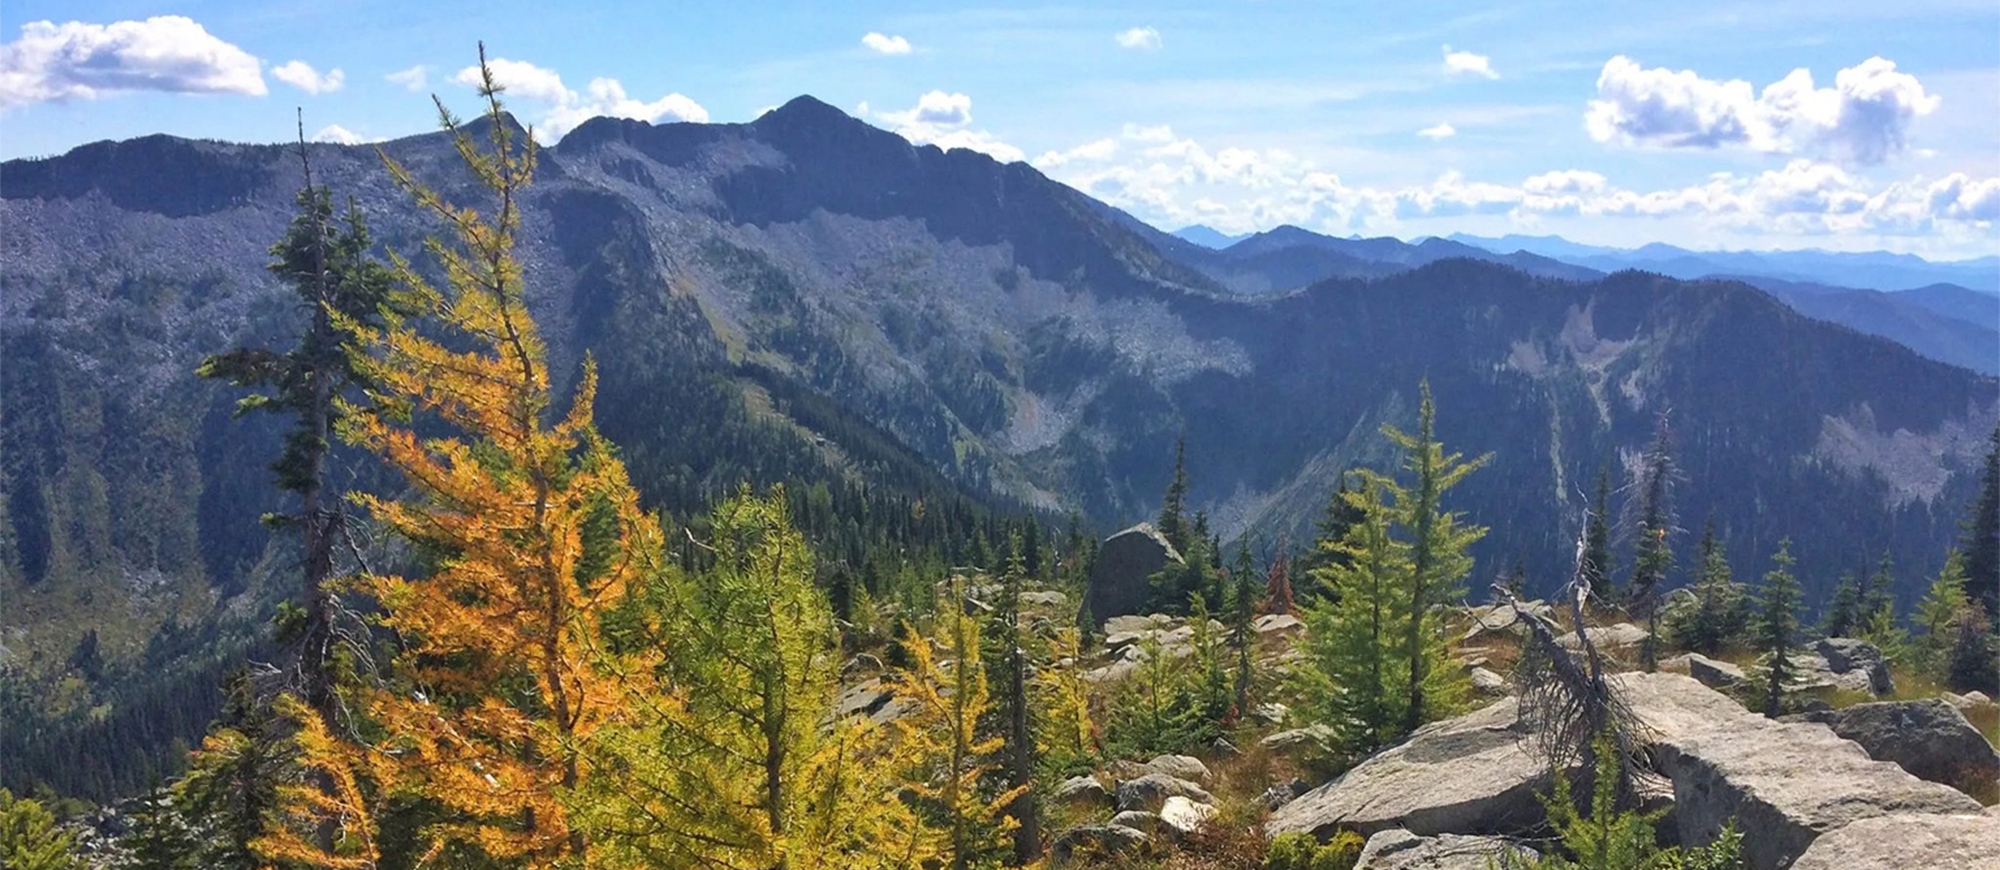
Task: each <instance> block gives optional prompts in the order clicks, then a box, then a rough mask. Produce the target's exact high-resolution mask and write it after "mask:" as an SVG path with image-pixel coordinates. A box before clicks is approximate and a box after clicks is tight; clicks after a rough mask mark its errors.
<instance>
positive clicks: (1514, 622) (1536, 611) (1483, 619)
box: [1460, 601, 1555, 641]
mask: <svg viewBox="0 0 2000 870" xmlns="http://www.w3.org/2000/svg"><path fill="white" fill-rule="evenodd" d="M1554 612H1555V611H1554V610H1552V609H1551V608H1550V607H1549V605H1547V604H1545V603H1543V602H1540V601H1523V602H1521V604H1520V606H1519V609H1518V610H1517V609H1516V607H1515V605H1512V604H1495V605H1493V606H1491V607H1475V608H1472V611H1471V612H1470V613H1469V614H1468V615H1470V616H1471V617H1472V625H1471V626H1469V627H1467V628H1466V630H1465V635H1464V637H1461V638H1460V640H1461V641H1472V640H1476V639H1478V638H1480V637H1483V636H1485V635H1488V634H1492V633H1494V632H1502V631H1504V632H1508V633H1510V634H1517V635H1518V634H1525V633H1526V632H1527V628H1526V627H1524V626H1522V625H1520V624H1518V621H1519V619H1520V618H1521V617H1523V616H1533V617H1541V618H1543V619H1547V618H1548V617H1549V616H1550V615H1551V614H1553V613H1554Z"/></svg>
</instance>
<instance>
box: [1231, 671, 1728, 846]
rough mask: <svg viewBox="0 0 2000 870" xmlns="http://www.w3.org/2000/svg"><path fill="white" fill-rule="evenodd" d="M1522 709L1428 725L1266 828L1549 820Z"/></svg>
mask: <svg viewBox="0 0 2000 870" xmlns="http://www.w3.org/2000/svg"><path fill="white" fill-rule="evenodd" d="M1703 691H1706V690H1703ZM1724 700H1725V701H1726V700H1727V699H1724ZM1732 703H1733V702H1732ZM1738 709H1741V708H1738ZM1517 713H1518V711H1517V706H1516V703H1515V702H1514V701H1511V700H1507V701H1500V702H1497V703H1495V704H1493V705H1492V706H1489V707H1487V708H1485V709H1483V710H1480V711H1478V712H1476V713H1471V714H1468V715H1465V716H1461V717H1459V718H1457V719H1450V720H1446V721H1443V722H1437V723H1433V724H1431V725H1427V726H1425V727H1423V728H1421V729H1419V730H1418V731H1417V733H1416V734H1414V735H1412V736H1411V737H1410V739H1409V740H1408V741H1406V742H1404V743H1403V744H1402V745H1400V746H1396V747H1393V748H1390V749H1387V750H1384V751H1382V752H1380V753H1378V754H1376V755H1375V757H1373V758H1370V759H1368V760H1367V761H1364V762H1362V763H1361V764H1360V765H1358V766H1356V767H1355V768H1354V769H1353V770H1350V771H1348V772H1347V773H1345V774H1343V775H1342V776H1341V777H1340V778H1339V779H1336V780H1334V781H1332V782H1330V783H1327V784H1326V785H1323V786H1320V787H1319V788H1316V789H1313V790H1312V791H1310V792H1307V793H1305V794H1303V795H1300V796H1299V797H1298V799H1297V800H1294V801H1292V802H1291V803H1288V804H1286V805H1285V806H1283V807H1281V808H1279V809H1278V811H1277V812H1275V813H1272V814H1271V819H1270V821H1269V822H1267V823H1266V824H1265V830H1266V831H1267V832H1269V833H1270V834H1272V835H1273V836H1276V835H1278V834H1283V833H1287V832H1290V831H1307V832H1310V833H1312V834H1313V835H1314V836H1317V837H1319V838H1320V839H1321V840H1325V839H1328V838H1330V837H1332V836H1333V835H1334V834H1335V833H1336V832H1338V831H1339V830H1341V829H1352V830H1355V831H1359V832H1360V833H1362V834H1370V835H1372V834H1375V833H1377V832H1380V831H1386V830H1389V829H1391V828H1403V829H1406V830H1408V831H1409V832H1410V833H1412V834H1415V835H1418V836H1426V837H1427V836H1436V835H1438V834H1499V833H1507V832H1512V831H1519V830H1523V829H1526V828H1529V827H1532V826H1534V825H1536V824H1538V823H1539V822H1541V820H1542V818H1543V810H1542V805H1541V803H1540V802H1538V801H1537V800H1536V799H1535V794H1536V793H1537V792H1538V791H1539V790H1540V789H1541V788H1542V787H1543V786H1544V784H1545V782H1544V780H1545V777H1544V769H1543V765H1542V763H1541V762H1540V761H1537V760H1536V759H1535V758H1533V757H1532V756H1530V755H1529V754H1528V753H1527V752H1526V751H1525V750H1523V749H1522V747H1521V741H1520V737H1521V735H1520V734H1519V733H1518V732H1517V731H1516V730H1514V728H1513V726H1514V724H1515V722H1516V721H1517V720H1518V718H1519V717H1518V715H1517Z"/></svg>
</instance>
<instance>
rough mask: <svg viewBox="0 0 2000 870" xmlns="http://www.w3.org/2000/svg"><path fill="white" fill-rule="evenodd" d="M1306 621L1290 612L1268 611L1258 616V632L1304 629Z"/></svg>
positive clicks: (1283, 631)
mask: <svg viewBox="0 0 2000 870" xmlns="http://www.w3.org/2000/svg"><path fill="white" fill-rule="evenodd" d="M1305 626H1306V624H1305V623H1303V622H1300V621H1299V618H1298V617H1296V616H1293V615H1291V614H1289V613H1267V614H1264V615H1263V616H1259V617H1257V623H1256V628H1257V633H1258V634H1290V633H1296V632H1298V631H1300V630H1301V629H1304V628H1305Z"/></svg>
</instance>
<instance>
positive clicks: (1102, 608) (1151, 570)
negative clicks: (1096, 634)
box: [1083, 523, 1182, 619]
mask: <svg viewBox="0 0 2000 870" xmlns="http://www.w3.org/2000/svg"><path fill="white" fill-rule="evenodd" d="M1181 561H1182V560H1181V554H1179V553H1177V552H1174V545H1172V544H1169V543H1167V539H1166V538H1165V537H1163V536H1161V534H1160V532H1159V530H1158V529H1155V528H1153V525H1152V524H1151V523H1140V524H1138V525H1136V526H1133V527H1131V528H1129V529H1126V530H1125V531H1122V532H1119V533H1118V534H1115V535H1112V536H1111V537H1109V538H1107V539H1105V541H1104V545H1103V546H1102V547H1100V548H1098V550H1097V562H1096V563H1095V564H1093V565H1092V566H1091V568H1090V588H1089V589H1088V590H1086V591H1085V592H1084V596H1083V600H1084V603H1085V604H1086V605H1088V606H1089V607H1090V613H1091V615H1092V616H1093V617H1095V618H1097V619H1105V618H1107V617H1113V616H1126V615H1129V614H1134V613H1140V612H1143V611H1144V610H1145V609H1146V605H1147V603H1148V602H1147V599H1148V598H1150V597H1151V596H1152V594H1153V584H1152V577H1153V575H1154V574H1157V573H1159V571H1160V569H1162V568H1165V567H1167V565H1168V564H1169V563H1173V564H1179V563H1180V562H1181Z"/></svg>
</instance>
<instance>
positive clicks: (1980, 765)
mask: <svg viewBox="0 0 2000 870" xmlns="http://www.w3.org/2000/svg"><path fill="white" fill-rule="evenodd" d="M1813 718H1814V719H1815V720H1816V721H1823V722H1825V724H1827V725H1828V726H1831V727H1832V728H1833V733H1835V734H1838V735H1840V736H1842V737H1845V738H1847V739H1849V740H1852V741H1854V742H1856V743H1859V744H1861V748H1862V749H1863V750H1866V751H1867V753H1868V756H1869V757H1870V758H1874V759H1876V760H1877V761H1893V762H1895V763H1897V764H1899V765H1902V767H1903V769H1904V770H1907V771H1909V772H1910V773H1913V774H1915V775H1917V776H1918V777H1920V778H1922V779H1928V780H1930V781H1931V782H1941V783H1944V784H1946V785H1954V786H1956V785H1964V784H1968V783H1990V782H1993V781H1994V780H1995V779H2000V753H1996V752H1994V750H1993V746H1992V744H1989V743H1987V742H1986V738H1985V737H1984V736H1983V735H1981V734H1980V733H1979V729H1977V728H1974V727H1973V726H1972V723H1971V722H1968V721H1966V719H1965V714H1963V713H1960V712H1959V711H1958V709H1957V708H1955V707H1953V706H1951V705H1950V704H1948V703H1945V702H1944V701H1941V700H1937V699H1935V698H1934V699H1931V700H1927V701H1877V702H1875V703H1872V704H1856V705H1854V706H1852V707H1848V708H1846V709H1843V710H1834V711H1831V712H1826V713H1818V714H1814V717H1813Z"/></svg>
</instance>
